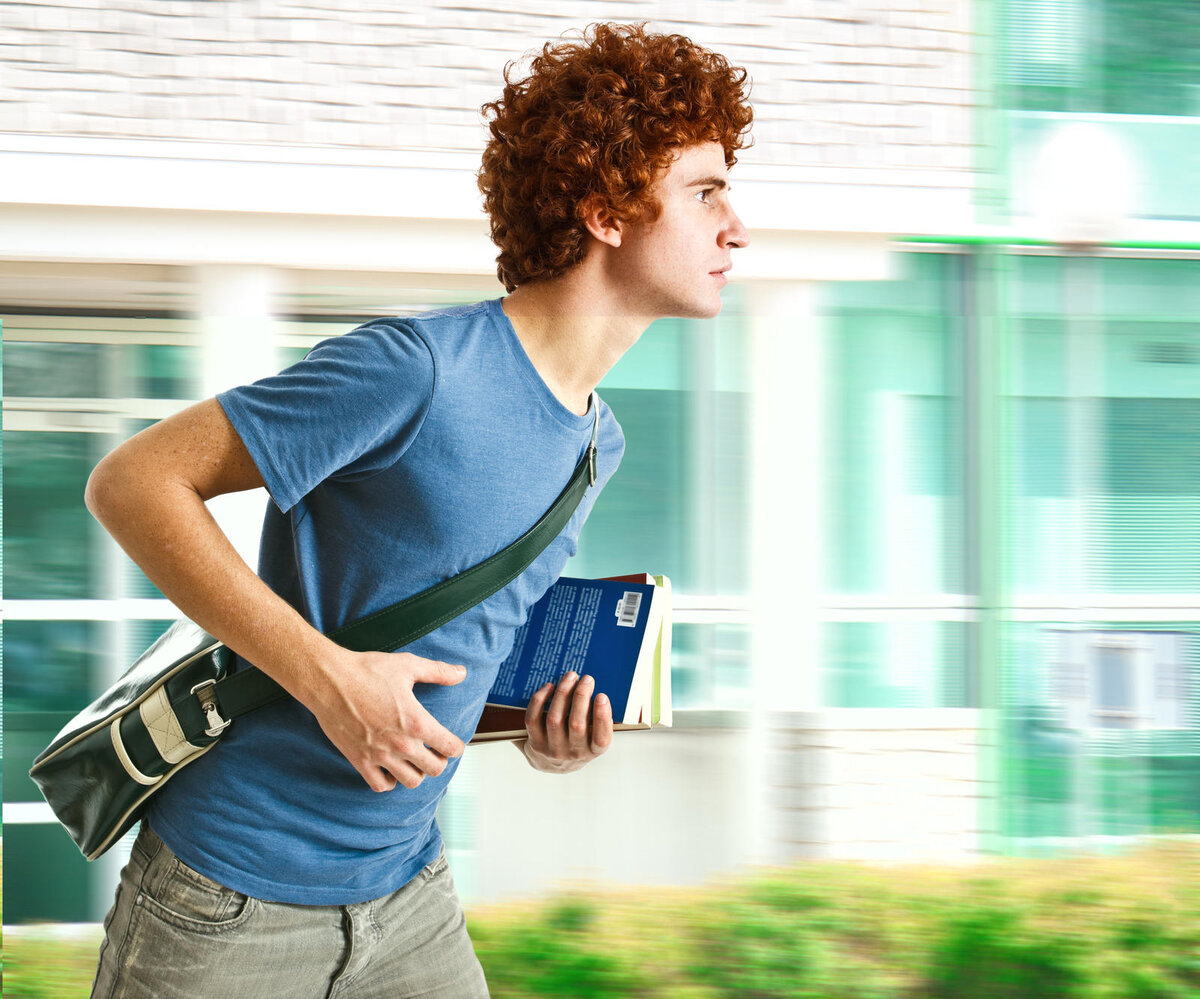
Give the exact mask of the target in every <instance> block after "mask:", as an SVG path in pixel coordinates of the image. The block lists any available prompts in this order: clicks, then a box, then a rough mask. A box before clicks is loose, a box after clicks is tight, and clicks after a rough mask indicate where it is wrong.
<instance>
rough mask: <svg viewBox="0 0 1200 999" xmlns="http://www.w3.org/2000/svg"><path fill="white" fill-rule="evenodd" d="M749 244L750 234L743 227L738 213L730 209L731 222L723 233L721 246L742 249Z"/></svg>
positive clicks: (729, 221)
mask: <svg viewBox="0 0 1200 999" xmlns="http://www.w3.org/2000/svg"><path fill="white" fill-rule="evenodd" d="M749 243H750V233H749V232H747V231H746V227H745V226H744V225H742V220H741V219H740V218H738V215H737V212H735V211H733V210H732V209H730V211H729V220H728V222H727V223H726V225H725V228H724V229H723V230H722V232H721V245H722V246H728V247H738V248H741V247H743V246H747V245H748V244H749Z"/></svg>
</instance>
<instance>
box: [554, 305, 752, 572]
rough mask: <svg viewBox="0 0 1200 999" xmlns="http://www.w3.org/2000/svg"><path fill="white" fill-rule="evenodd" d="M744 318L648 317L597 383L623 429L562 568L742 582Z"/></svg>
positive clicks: (745, 538)
mask: <svg viewBox="0 0 1200 999" xmlns="http://www.w3.org/2000/svg"><path fill="white" fill-rule="evenodd" d="M747 354H748V351H747V349H746V342H745V339H744V334H743V331H742V328H741V323H740V320H739V319H738V318H737V317H736V316H733V317H731V318H730V319H728V320H716V321H711V322H685V321H661V322H657V323H655V324H654V325H652V326H651V327H650V328H649V329H648V330H647V331H646V333H645V334H644V335H643V336H642V339H641V340H640V341H639V342H638V344H637V346H636V347H635V348H634V349H633V350H631V351H629V352H628V353H627V354H625V356H624V357H623V358H622V359H621V361H619V362H618V364H617V365H616V366H615V367H614V368H613V369H612V370H611V371H610V372H609V374H608V376H607V377H606V378H605V379H604V381H603V382H601V384H600V393H601V395H602V396H603V397H604V399H605V401H606V402H607V403H608V404H609V406H611V407H612V410H613V412H614V413H615V414H616V417H617V420H618V421H619V422H620V423H621V426H622V429H623V430H624V432H625V456H624V458H623V459H622V462H621V467H620V469H619V470H618V471H617V474H616V476H615V477H614V478H613V479H612V481H611V482H610V483H609V484H608V486H606V487H605V490H604V492H603V493H602V494H601V496H600V498H599V500H598V501H597V503H596V506H595V508H594V510H593V511H592V514H591V516H590V517H589V518H588V523H587V526H586V528H585V529H584V531H583V534H582V536H581V537H580V541H579V554H578V555H577V556H576V558H575V559H573V560H572V561H571V563H570V564H569V565H568V567H567V569H566V572H567V573H568V574H569V575H577V576H585V577H586V576H603V575H615V574H618V573H623V572H637V571H643V570H645V571H648V572H655V573H658V572H662V573H666V574H667V575H668V576H670V577H671V581H672V583H673V584H674V587H675V588H676V590H678V591H680V592H686V593H704V594H742V593H745V592H746V590H747V587H748V586H749V559H748V552H749V547H750V545H749V520H750V492H749V488H750V478H751V475H750V465H749V461H750V438H749V433H750V406H751V401H750V395H749V392H748V391H747V388H748V380H749V362H748V359H747Z"/></svg>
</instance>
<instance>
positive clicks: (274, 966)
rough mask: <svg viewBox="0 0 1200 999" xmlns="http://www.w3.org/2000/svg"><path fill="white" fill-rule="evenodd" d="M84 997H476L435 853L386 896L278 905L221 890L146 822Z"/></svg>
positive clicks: (469, 956)
mask: <svg viewBox="0 0 1200 999" xmlns="http://www.w3.org/2000/svg"><path fill="white" fill-rule="evenodd" d="M104 932H105V937H104V943H103V945H102V946H101V948H100V964H99V967H98V968H97V970H96V980H95V982H94V983H93V985H92V999H134V997H136V999H230V997H247V999H251V997H253V999H259V997H261V999H271V997H274V996H278V997H280V999H306V997H312V999H332V997H339V996H340V997H347V999H349V997H353V999H375V997H384V996H387V997H388V999H402V997H412V999H415V997H417V996H421V997H444V999H482V997H486V996H487V994H488V991H487V985H486V983H485V982H484V978H483V969H482V968H481V967H480V965H479V960H478V959H477V958H476V957H475V951H474V948H473V947H472V946H471V940H470V937H468V936H467V928H466V922H465V921H464V919H463V912H462V906H461V905H460V904H459V900H458V893H457V892H456V891H455V888H454V879H453V878H452V877H451V875H450V868H449V866H448V865H447V863H446V857H445V854H444V853H443V855H442V856H441V857H439V858H438V859H437V860H435V861H434V862H433V863H432V864H430V865H429V866H428V867H426V868H425V869H424V870H422V871H421V872H420V873H419V874H418V875H417V876H416V877H415V878H413V879H412V880H411V881H410V882H409V883H408V884H406V885H405V886H404V887H403V888H401V889H399V890H398V891H396V892H393V893H392V894H391V895H386V896H384V897H383V898H380V899H375V900H374V901H371V902H360V903H357V904H354V905H320V906H318V905H288V904H285V903H281V902H264V901H262V900H261V899H257V898H253V897H251V896H247V895H242V894H240V893H239V892H234V891H230V890H229V889H228V888H224V887H222V886H221V885H219V884H217V883H216V882H215V881H212V880H210V879H209V878H206V877H205V876H204V875H203V874H198V873H197V872H196V871H194V870H192V869H191V868H190V867H188V866H187V865H186V864H184V863H183V862H182V861H181V860H180V859H179V858H178V857H176V856H175V855H174V854H173V853H172V852H171V851H170V850H169V849H168V848H167V846H166V845H165V844H164V843H163V841H162V840H160V839H159V838H158V837H157V836H156V835H155V834H154V832H153V831H152V830H151V829H150V828H149V826H148V825H147V824H146V823H144V822H143V823H142V828H141V831H140V832H139V833H138V837H137V840H136V841H135V842H134V846H133V852H132V854H131V855H130V858H129V863H128V864H127V865H126V866H125V869H124V870H123V871H122V872H121V883H120V885H119V886H118V888H117V896H116V901H115V902H114V903H113V907H112V909H111V910H110V911H109V913H108V918H107V919H105V921H104Z"/></svg>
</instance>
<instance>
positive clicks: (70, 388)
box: [4, 334, 201, 399]
mask: <svg viewBox="0 0 1200 999" xmlns="http://www.w3.org/2000/svg"><path fill="white" fill-rule="evenodd" d="M81 335H83V334H81ZM200 361H201V358H200V350H199V348H197V347H187V346H180V345H175V344H136V343H129V344H121V343H55V342H44V343H43V342H22V341H11V340H10V341H6V342H5V344H4V394H5V396H18V397H33V398H45V399H81V398H82V399H193V398H195V397H196V394H197V392H198V391H199V384H200V383H199V377H200Z"/></svg>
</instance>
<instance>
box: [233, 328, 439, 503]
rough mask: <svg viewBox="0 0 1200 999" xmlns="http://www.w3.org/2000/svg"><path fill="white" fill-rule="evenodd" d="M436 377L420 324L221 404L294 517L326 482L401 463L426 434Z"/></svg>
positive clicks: (364, 336)
mask: <svg viewBox="0 0 1200 999" xmlns="http://www.w3.org/2000/svg"><path fill="white" fill-rule="evenodd" d="M436 378H437V372H436V364H435V362H434V357H433V353H432V351H431V350H430V347H429V345H428V343H427V342H426V341H425V339H424V338H423V337H422V336H421V334H420V333H418V332H417V331H416V330H415V329H414V328H413V326H412V325H410V324H409V323H406V322H402V321H395V320H390V321H375V322H372V323H368V324H366V325H365V326H360V327H358V328H357V329H355V330H352V331H351V332H349V333H346V334H344V335H343V336H337V337H333V338H332V339H329V340H325V341H322V342H321V343H319V344H318V345H317V346H316V347H315V348H313V350H312V351H311V352H310V353H309V354H308V356H307V357H305V358H304V360H302V361H299V362H297V363H296V364H293V365H292V366H291V367H289V368H285V369H284V370H283V371H281V372H280V373H279V374H277V375H272V376H271V377H269V378H263V379H261V380H259V381H256V382H253V383H252V384H250V385H242V386H240V387H238V388H234V389H230V390H229V391H227V392H222V393H221V394H220V395H218V396H217V401H218V402H219V403H220V404H221V408H222V409H224V411H225V414H226V416H228V417H229V420H230V422H231V423H232V424H233V427H234V429H235V430H236V431H237V432H238V436H240V437H241V439H242V443H243V444H244V445H245V446H246V450H247V451H249V453H250V457H251V458H252V459H253V460H254V463H255V465H257V466H258V470H259V473H260V474H261V475H262V477H263V481H264V483H265V484H266V487H267V492H268V493H270V495H271V498H272V500H274V502H275V505H276V506H278V507H279V509H280V511H282V512H283V513H286V512H287V511H288V510H290V509H291V508H292V507H293V506H295V505H296V503H297V502H299V501H300V499H301V498H302V497H304V496H306V495H307V494H308V493H309V492H311V491H312V490H313V489H314V488H316V486H317V485H319V484H320V483H321V482H324V481H325V480H326V479H341V480H354V479H360V478H366V477H369V476H371V475H374V474H375V473H376V472H380V471H382V470H383V469H385V468H388V467H389V466H391V465H392V464H394V463H395V462H396V461H397V460H398V459H399V458H400V457H401V455H403V454H404V452H405V450H406V449H407V448H408V446H409V444H411V443H412V441H413V439H414V438H415V437H416V435H417V433H418V432H419V431H420V429H421V424H422V423H423V422H424V419H425V416H426V414H427V413H428V412H429V406H430V403H431V402H432V399H433V391H434V385H435V383H436Z"/></svg>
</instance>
